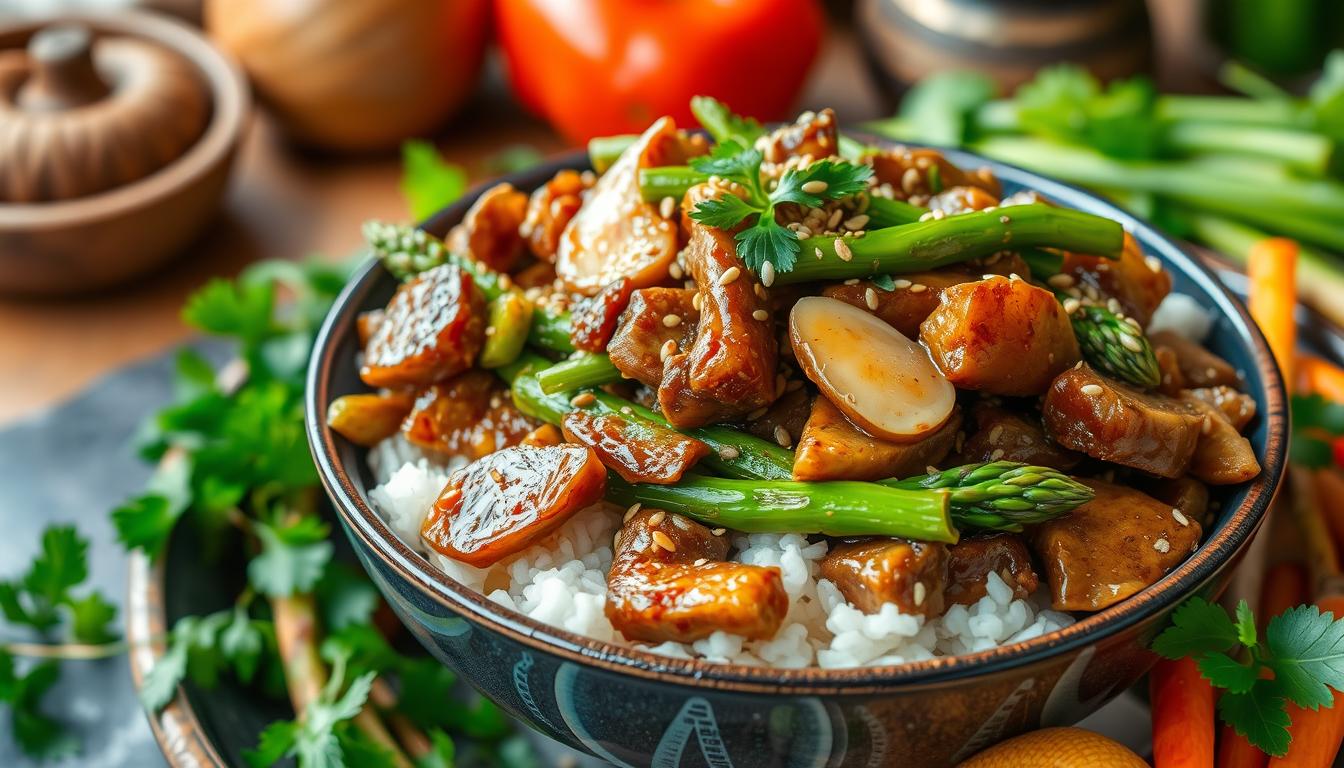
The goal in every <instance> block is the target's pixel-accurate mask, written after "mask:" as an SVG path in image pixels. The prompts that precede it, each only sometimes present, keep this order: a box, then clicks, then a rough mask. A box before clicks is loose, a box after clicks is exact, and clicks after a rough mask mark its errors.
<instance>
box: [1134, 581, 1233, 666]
mask: <svg viewBox="0 0 1344 768" xmlns="http://www.w3.org/2000/svg"><path fill="white" fill-rule="evenodd" d="M1171 621H1172V626H1170V627H1168V628H1167V629H1166V630H1165V631H1163V632H1162V634H1160V635H1158V636H1157V639H1156V640H1154V641H1153V652H1154V653H1156V654H1157V655H1159V656H1161V657H1163V658H1165V659H1172V660H1175V659H1180V658H1182V657H1185V656H1195V657H1198V656H1202V655H1203V654H1206V653H1214V652H1220V651H1226V650H1227V649H1228V648H1230V647H1231V646H1232V645H1234V644H1235V643H1236V642H1237V628H1236V625H1234V624H1233V623H1232V621H1231V620H1230V619H1228V618H1227V613H1226V612H1224V611H1223V609H1222V608H1219V607H1218V606H1216V605H1213V604H1212V603H1210V602H1208V601H1207V600H1205V599H1203V598H1200V597H1192V598H1190V599H1189V600H1187V601H1185V603H1183V604H1182V605H1181V606H1180V607H1179V608H1177V609H1176V611H1175V613H1173V614H1172V617H1171Z"/></svg>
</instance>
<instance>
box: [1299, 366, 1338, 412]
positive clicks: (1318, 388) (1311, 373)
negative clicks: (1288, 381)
mask: <svg viewBox="0 0 1344 768" xmlns="http://www.w3.org/2000/svg"><path fill="white" fill-rule="evenodd" d="M1297 381H1298V392H1301V393H1302V394H1304V395H1310V394H1316V395H1320V396H1321V397H1324V398H1325V399H1326V400H1333V401H1335V402H1336V403H1344V368H1341V367H1339V366H1338V365H1335V364H1334V363H1332V362H1330V361H1329V360H1323V359H1321V358H1319V357H1314V356H1312V355H1298V357H1297Z"/></svg>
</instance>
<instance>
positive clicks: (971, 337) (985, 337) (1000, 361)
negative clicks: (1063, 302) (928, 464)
mask: <svg viewBox="0 0 1344 768" xmlns="http://www.w3.org/2000/svg"><path fill="white" fill-rule="evenodd" d="M919 338H920V341H922V342H923V343H924V346H926V347H928V349H929V353H930V354H931V355H932V357H933V360H934V362H935V363H937V364H938V368H939V370H941V371H942V372H943V375H944V376H946V377H947V378H948V379H949V380H950V381H951V382H952V383H953V384H955V385H956V386H958V387H960V388H963V389H978V390H981V391H984V392H989V393H991V394H997V395H1012V396H1024V395H1038V394H1040V393H1042V392H1044V391H1045V389H1046V387H1048V386H1049V385H1050V381H1051V379H1053V378H1054V377H1055V376H1056V375H1058V374H1059V373H1060V372H1061V371H1063V370H1065V369H1067V368H1068V367H1069V366H1071V365H1073V364H1074V363H1075V362H1076V361H1077V360H1078V341H1077V340H1076V339H1075V338H1074V335H1073V326H1072V325H1070V323H1069V318H1068V316H1067V315H1066V314H1065V313H1064V309H1063V307H1061V306H1060V305H1059V301H1058V300H1056V299H1055V297H1054V295H1053V294H1051V293H1050V292H1049V291H1046V290H1043V289H1041V288H1037V287H1036V286H1034V285H1032V284H1030V283H1028V282H1026V281H1025V280H1014V279H1011V278H1003V277H994V278H991V279H988V280H978V281H976V282H972V283H962V284H960V285H954V286H951V287H949V288H946V289H944V290H943V292H942V297H941V298H940V300H939V303H938V308H937V309H935V310H934V311H933V314H931V315H929V316H928V318H927V319H926V320H925V321H924V322H923V323H922V324H921V325H920V327H919Z"/></svg>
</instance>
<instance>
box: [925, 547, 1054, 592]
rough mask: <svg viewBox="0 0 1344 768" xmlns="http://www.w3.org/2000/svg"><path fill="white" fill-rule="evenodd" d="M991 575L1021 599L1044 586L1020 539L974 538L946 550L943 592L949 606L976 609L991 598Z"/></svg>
mask: <svg viewBox="0 0 1344 768" xmlns="http://www.w3.org/2000/svg"><path fill="white" fill-rule="evenodd" d="M991 573H996V574H998V576H999V578H1001V579H1003V583H1005V584H1007V585H1008V587H1009V588H1010V589H1012V590H1013V597H1016V598H1019V599H1021V598H1026V597H1028V596H1030V595H1031V593H1032V592H1035V591H1036V587H1038V586H1040V583H1041V582H1040V578H1039V577H1038V576H1037V575H1036V570H1035V569H1034V568H1033V567H1032V565H1031V553H1030V552H1028V551H1027V544H1026V542H1025V541H1023V540H1022V537H1021V536H1019V535H1017V534H1015V533H996V534H991V535H988V536H971V537H967V538H963V539H962V540H961V541H959V542H957V543H956V544H953V545H952V546H950V547H948V548H947V589H946V590H944V592H943V594H944V596H945V597H946V598H947V602H948V603H951V604H959V605H973V604H974V603H976V602H977V601H979V600H980V598H982V597H984V596H985V595H987V594H989V586H988V585H989V574H991Z"/></svg>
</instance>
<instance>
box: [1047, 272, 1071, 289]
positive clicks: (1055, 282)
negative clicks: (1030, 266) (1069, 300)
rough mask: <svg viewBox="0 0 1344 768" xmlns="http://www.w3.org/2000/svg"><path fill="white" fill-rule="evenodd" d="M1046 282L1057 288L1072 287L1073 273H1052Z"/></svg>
mask: <svg viewBox="0 0 1344 768" xmlns="http://www.w3.org/2000/svg"><path fill="white" fill-rule="evenodd" d="M1046 282H1047V283H1049V284H1050V285H1052V286H1054V287H1055V288H1070V287H1072V286H1073V275H1066V274H1064V273H1062V272H1061V273H1060V274H1058V275H1051V276H1050V279H1048V280H1046Z"/></svg>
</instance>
